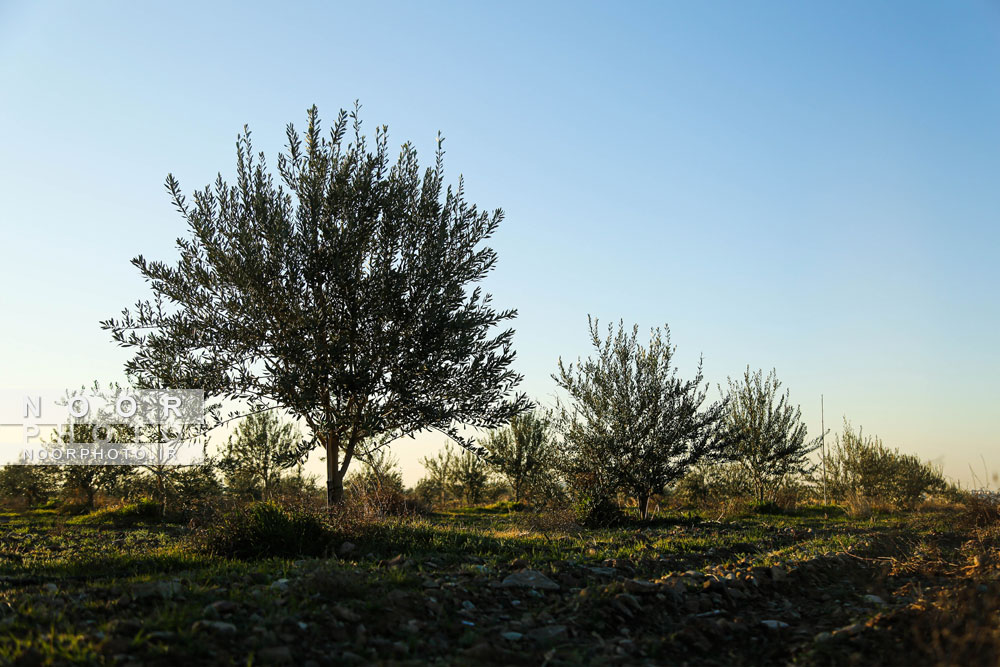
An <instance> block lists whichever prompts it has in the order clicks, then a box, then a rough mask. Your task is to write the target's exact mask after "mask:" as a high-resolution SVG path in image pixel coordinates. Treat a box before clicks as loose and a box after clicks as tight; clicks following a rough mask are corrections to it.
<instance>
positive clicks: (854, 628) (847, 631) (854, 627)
mask: <svg viewBox="0 0 1000 667" xmlns="http://www.w3.org/2000/svg"><path fill="white" fill-rule="evenodd" d="M864 629H865V626H864V624H862V623H852V624H851V625H845V626H844V627H842V628H840V629H839V630H837V631H836V632H834V634H837V635H856V634H859V633H860V632H862V631H863V630H864Z"/></svg>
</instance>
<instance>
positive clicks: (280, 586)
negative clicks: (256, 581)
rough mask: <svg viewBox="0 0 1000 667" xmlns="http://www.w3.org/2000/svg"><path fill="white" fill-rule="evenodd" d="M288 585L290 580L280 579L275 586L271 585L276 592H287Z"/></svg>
mask: <svg viewBox="0 0 1000 667" xmlns="http://www.w3.org/2000/svg"><path fill="white" fill-rule="evenodd" d="M288 584H289V581H288V579H278V580H277V581H275V582H274V583H273V584H271V588H272V589H273V590H276V591H287V590H288Z"/></svg>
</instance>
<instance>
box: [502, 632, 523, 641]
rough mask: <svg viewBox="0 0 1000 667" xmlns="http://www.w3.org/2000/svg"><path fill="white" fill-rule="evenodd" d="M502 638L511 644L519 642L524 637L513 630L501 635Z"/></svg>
mask: <svg viewBox="0 0 1000 667" xmlns="http://www.w3.org/2000/svg"><path fill="white" fill-rule="evenodd" d="M500 636H501V637H503V638H504V639H506V640H507V641H509V642H516V641H517V640H519V639H520V638H521V637H523V636H524V635H522V634H521V633H520V632H514V631H513V630H511V631H509V632H503V633H501V634H500Z"/></svg>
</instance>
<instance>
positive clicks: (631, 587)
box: [625, 579, 660, 595]
mask: <svg viewBox="0 0 1000 667" xmlns="http://www.w3.org/2000/svg"><path fill="white" fill-rule="evenodd" d="M659 588H660V587H659V586H657V585H656V584H654V583H653V582H652V581H641V580H639V579H626V580H625V591H626V592H628V593H636V594H638V595H652V594H653V593H656V592H657V591H658V590H659Z"/></svg>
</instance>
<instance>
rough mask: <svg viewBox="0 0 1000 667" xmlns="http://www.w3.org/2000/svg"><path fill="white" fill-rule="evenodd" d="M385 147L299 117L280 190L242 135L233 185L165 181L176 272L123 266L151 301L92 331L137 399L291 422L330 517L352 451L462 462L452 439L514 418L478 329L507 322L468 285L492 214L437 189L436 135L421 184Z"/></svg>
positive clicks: (522, 403) (506, 377)
mask: <svg viewBox="0 0 1000 667" xmlns="http://www.w3.org/2000/svg"><path fill="white" fill-rule="evenodd" d="M351 130H353V131H351ZM387 133H388V130H387V128H386V127H385V126H382V127H380V128H378V129H377V130H376V132H375V139H374V145H369V143H368V140H367V139H366V137H365V136H364V135H363V134H362V132H361V121H360V118H359V115H358V107H357V106H355V109H354V111H353V112H352V113H347V112H346V111H343V110H342V111H341V112H340V114H339V115H338V117H337V120H336V122H335V123H334V124H333V127H332V129H331V131H330V132H329V134H327V135H326V136H324V134H323V132H322V131H321V128H320V119H319V113H318V111H317V110H316V107H313V108H311V109H310V110H309V112H308V124H307V127H306V130H305V132H304V133H302V134H301V135H300V134H299V133H298V132H297V131H296V130H295V128H294V127H293V126H292V125H289V126H288V128H287V132H286V135H287V141H288V143H287V146H286V150H285V151H284V153H283V154H281V155H279V157H278V161H277V175H278V179H277V180H278V181H280V183H278V182H276V179H275V176H274V174H272V172H271V171H270V170H269V169H268V166H267V164H266V161H265V158H264V155H263V154H262V153H261V154H259V155H255V153H254V151H253V147H252V145H251V140H250V131H249V130H248V129H246V128H244V131H243V133H242V134H241V135H240V136H239V138H238V140H237V151H236V152H237V160H236V181H235V183H234V184H232V185H230V184H229V183H227V182H226V181H224V180H223V178H222V176H221V175H220V176H219V177H218V178H217V179H216V181H215V183H214V185H212V186H209V187H206V188H205V189H203V190H200V191H197V192H195V193H194V197H193V201H192V202H189V201H188V200H187V199H186V198H185V196H184V195H183V194H182V192H181V188H180V185H179V184H178V182H177V180H176V179H175V178H174V177H173V175H168V176H167V181H166V187H167V190H168V191H169V193H170V196H171V198H172V201H173V204H174V206H175V207H176V208H177V210H178V211H179V213H180V215H181V216H182V217H183V218H184V220H185V221H186V223H187V226H188V232H189V233H188V234H187V236H186V237H183V238H180V239H178V241H177V249H178V251H179V259H178V260H177V262H176V264H173V265H171V264H168V263H166V262H162V261H150V260H147V259H146V258H145V257H143V256H142V255H140V256H138V257H136V258H135V259H134V260H133V264H134V265H135V266H136V267H137V268H138V270H139V271H140V272H141V274H142V276H143V277H144V278H145V280H146V281H147V282H148V284H149V286H150V288H151V290H152V298H151V299H149V300H145V301H139V302H138V303H137V304H136V306H135V307H134V308H133V309H131V310H130V309H125V310H124V311H122V315H121V317H120V318H117V319H109V320H106V321H104V322H103V323H102V325H103V326H104V327H105V328H106V329H109V330H110V331H111V334H112V337H113V338H114V340H115V341H117V342H118V343H119V344H120V345H123V346H126V347H130V348H134V349H135V350H136V353H135V355H134V356H133V357H132V359H131V360H130V361H129V362H128V363H127V365H126V372H127V373H128V375H129V376H130V378H131V379H132V380H133V381H134V382H135V383H136V384H138V385H139V386H140V387H146V386H149V387H154V388H160V387H175V388H182V387H195V388H201V389H203V390H204V392H205V394H206V397H208V398H209V399H213V400H216V401H217V402H222V401H224V400H228V401H235V402H238V403H239V404H241V405H244V406H247V409H248V410H249V411H255V410H260V409H266V408H268V407H271V406H272V405H278V406H280V407H281V408H283V409H284V410H285V411H286V412H288V413H289V414H290V416H291V417H293V418H295V419H297V420H302V422H304V423H305V424H306V425H307V426H308V428H309V430H310V432H311V439H310V443H311V445H312V446H314V447H319V448H322V449H323V450H325V453H326V467H327V499H328V502H330V503H331V504H332V503H337V502H339V501H340V500H341V499H342V497H343V493H344V484H343V481H344V475H345V474H346V473H347V470H348V468H349V466H350V464H351V460H352V459H353V457H354V455H355V449H356V447H357V446H358V443H359V442H362V441H364V440H366V439H381V440H383V441H389V440H392V439H395V438H398V437H401V436H406V435H412V434H414V433H415V432H417V431H420V430H424V429H436V430H439V431H442V432H444V433H446V434H447V435H449V436H450V437H452V438H454V439H455V440H456V441H459V442H461V443H462V444H464V445H466V446H467V447H474V445H473V443H471V442H467V441H465V440H463V439H462V438H461V437H460V435H459V433H458V425H459V424H464V425H468V426H472V427H476V428H494V427H496V426H499V425H501V424H503V423H506V422H507V421H509V420H510V418H511V417H513V416H514V415H515V414H518V413H519V412H522V411H523V410H525V409H527V408H529V407H530V403H529V402H528V400H527V398H526V397H525V396H524V395H523V394H518V393H515V391H514V390H515V389H516V387H517V385H518V384H519V382H520V380H521V376H520V375H518V374H517V373H515V372H514V371H513V370H511V364H512V362H513V361H514V351H513V349H512V338H513V333H514V332H513V330H512V329H509V328H508V329H505V330H502V331H497V330H496V329H495V327H497V326H498V325H500V324H501V323H503V322H505V321H508V320H511V319H513V318H514V317H515V315H516V311H514V310H496V309H494V307H493V304H492V299H491V297H490V295H489V294H485V293H483V291H482V289H481V287H480V286H479V285H477V283H479V282H481V281H482V280H483V279H484V278H485V277H486V276H487V274H488V273H489V272H490V271H491V270H492V269H493V268H494V265H495V264H496V261H497V255H496V253H495V252H494V251H493V249H491V248H490V247H488V246H486V245H485V244H484V242H485V241H487V240H488V239H489V238H490V237H491V236H492V235H493V233H494V232H495V231H496V230H497V228H498V226H499V225H500V223H501V221H502V220H503V212H502V211H501V210H500V209H497V210H495V211H493V212H486V211H480V210H479V209H477V208H476V206H475V205H470V204H468V203H467V202H466V200H465V195H464V187H463V182H462V179H461V178H459V179H458V184H457V186H456V187H454V188H453V187H451V186H447V187H445V183H444V165H443V157H444V151H443V149H442V144H441V141H442V140H441V138H440V135H439V139H438V148H437V153H436V156H435V160H434V164H433V166H431V167H429V168H427V169H426V170H424V171H423V174H422V175H421V169H420V166H419V164H418V161H417V151H416V149H415V148H414V147H413V146H412V145H411V144H410V143H405V144H403V145H402V148H401V150H400V152H399V155H398V157H397V158H396V160H395V162H392V161H391V160H390V155H389V144H388V134H387ZM221 421H222V418H221V415H219V414H218V413H217V412H216V413H214V414H213V416H212V418H211V419H210V422H211V423H210V426H211V425H212V423H218V422H221Z"/></svg>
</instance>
